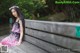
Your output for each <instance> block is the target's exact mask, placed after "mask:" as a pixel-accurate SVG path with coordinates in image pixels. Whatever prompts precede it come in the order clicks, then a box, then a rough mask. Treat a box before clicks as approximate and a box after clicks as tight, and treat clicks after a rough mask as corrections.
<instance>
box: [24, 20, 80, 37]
mask: <svg viewBox="0 0 80 53" xmlns="http://www.w3.org/2000/svg"><path fill="white" fill-rule="evenodd" d="M25 26H26V27H29V28H33V29H38V30H42V31H47V32H51V33H57V34H62V35H65V36H70V37H76V26H80V24H79V23H66V22H50V21H39V20H27V19H25ZM77 38H78V37H77Z"/></svg>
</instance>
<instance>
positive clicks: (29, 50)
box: [8, 41, 47, 53]
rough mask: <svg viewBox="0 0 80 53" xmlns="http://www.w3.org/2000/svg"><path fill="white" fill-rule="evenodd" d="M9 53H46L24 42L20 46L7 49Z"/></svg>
mask: <svg viewBox="0 0 80 53" xmlns="http://www.w3.org/2000/svg"><path fill="white" fill-rule="evenodd" d="M8 49H9V53H47V52H45V51H44V50H41V49H40V48H38V47H35V46H34V45H32V44H30V43H27V42H25V41H23V42H22V44H21V45H20V46H16V47H12V48H8Z"/></svg>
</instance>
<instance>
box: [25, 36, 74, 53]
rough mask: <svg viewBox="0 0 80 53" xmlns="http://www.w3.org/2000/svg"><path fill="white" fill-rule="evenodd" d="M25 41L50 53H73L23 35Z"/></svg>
mask: <svg viewBox="0 0 80 53" xmlns="http://www.w3.org/2000/svg"><path fill="white" fill-rule="evenodd" d="M25 40H26V41H28V42H30V43H32V44H34V45H37V46H38V47H40V48H43V49H45V50H47V51H49V52H50V53H67V52H68V53H74V52H71V51H69V50H67V49H64V48H61V47H58V46H55V45H52V44H49V43H47V42H44V41H41V40H38V39H36V38H33V37H30V36H28V35H25Z"/></svg>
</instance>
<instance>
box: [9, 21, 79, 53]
mask: <svg viewBox="0 0 80 53" xmlns="http://www.w3.org/2000/svg"><path fill="white" fill-rule="evenodd" d="M79 29H80V24H79V23H66V22H64V23H63V22H50V21H39V20H28V19H25V37H24V41H23V42H22V44H21V45H20V46H16V47H12V48H9V49H8V50H9V53H80V36H79V35H80V34H79V33H80V31H79Z"/></svg>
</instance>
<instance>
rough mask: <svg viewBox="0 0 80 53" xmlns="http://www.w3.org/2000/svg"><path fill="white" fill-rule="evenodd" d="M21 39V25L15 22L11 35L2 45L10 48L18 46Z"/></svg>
mask: <svg viewBox="0 0 80 53" xmlns="http://www.w3.org/2000/svg"><path fill="white" fill-rule="evenodd" d="M19 37H20V25H19V23H18V22H15V23H14V24H13V27H12V30H11V33H10V35H9V36H7V37H6V38H4V39H3V40H2V41H1V42H0V43H1V44H2V45H7V46H8V47H12V46H16V44H17V42H18V40H19Z"/></svg>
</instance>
